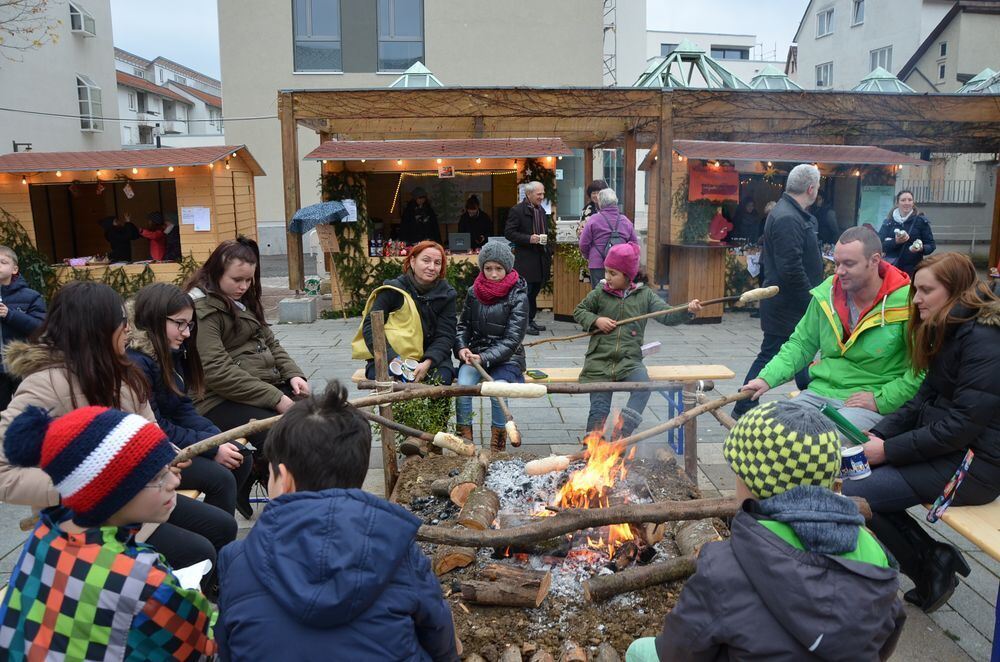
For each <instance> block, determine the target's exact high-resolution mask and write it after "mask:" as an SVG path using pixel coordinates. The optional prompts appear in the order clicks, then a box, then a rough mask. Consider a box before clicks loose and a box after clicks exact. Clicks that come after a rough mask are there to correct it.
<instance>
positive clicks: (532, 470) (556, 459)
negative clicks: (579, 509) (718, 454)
mask: <svg viewBox="0 0 1000 662" xmlns="http://www.w3.org/2000/svg"><path fill="white" fill-rule="evenodd" d="M750 395H751V394H750V392H749V391H741V392H739V393H734V394H733V395H729V396H726V397H724V398H719V399H717V400H712V401H711V402H706V403H705V404H703V405H698V406H697V407H693V408H691V409H688V410H687V411H685V412H683V413H681V414H678V415H677V416H674V417H673V418H671V419H670V420H669V421H665V422H663V423H660V424H659V425H654V426H653V427H651V428H649V429H648V430H646V431H644V432H637V433H636V434H634V435H632V436H631V437H625V438H624V439H619V440H618V441H615V442H613V443H614V444H616V445H617V446H619V447H621V448H627V447H628V446H631V445H633V444H637V443H639V442H640V441H643V440H644V439H649V438H650V437H655V436H656V435H658V434H662V433H663V432H666V431H667V430H673V429H675V428H679V427H681V426H682V425H684V424H685V423H687V422H688V421H690V420H691V419H693V418H695V417H697V416H700V415H701V414H704V413H706V412H709V411H712V410H713V409H718V408H719V407H723V406H725V405H728V404H730V403H732V402H736V401H738V400H746V399H747V398H749V397H750ZM586 458H587V452H586V451H580V452H578V453H571V454H569V455H553V456H550V457H546V458H542V459H540V460H532V461H531V462H528V463H527V464H526V465H524V473H526V474H528V475H529V476H539V475H541V474H545V473H551V472H552V471H562V470H564V469H566V467H568V466H569V465H570V463H572V462H575V461H576V460H584V459H586Z"/></svg>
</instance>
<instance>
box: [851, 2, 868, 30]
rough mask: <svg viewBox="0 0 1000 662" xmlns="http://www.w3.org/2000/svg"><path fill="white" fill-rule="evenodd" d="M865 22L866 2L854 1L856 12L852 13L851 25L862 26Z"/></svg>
mask: <svg viewBox="0 0 1000 662" xmlns="http://www.w3.org/2000/svg"><path fill="white" fill-rule="evenodd" d="M864 22H865V0H854V11H853V12H852V13H851V25H861V24H862V23H864Z"/></svg>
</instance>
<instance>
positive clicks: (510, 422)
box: [472, 361, 521, 448]
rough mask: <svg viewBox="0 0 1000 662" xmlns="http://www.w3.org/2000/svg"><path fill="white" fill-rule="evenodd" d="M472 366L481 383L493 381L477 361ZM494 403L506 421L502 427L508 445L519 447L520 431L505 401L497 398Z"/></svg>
mask: <svg viewBox="0 0 1000 662" xmlns="http://www.w3.org/2000/svg"><path fill="white" fill-rule="evenodd" d="M472 365H474V366H475V367H476V370H478V371H479V374H480V376H481V377H482V378H483V381H487V382H492V381H493V377H492V376H491V375H490V373H488V372H486V368H484V367H483V364H482V363H480V362H479V361H473V362H472ZM496 401H497V403H498V404H499V405H500V411H502V412H503V417H504V418H505V419H507V423H506V425H504V429H506V430H507V439H509V440H510V445H511V446H514V447H515V448H516V447H517V446H520V445H521V431H520V430H518V429H517V423H515V422H514V414H512V413H510V408H509V407H508V406H507V401H506V400H504V399H503V398H497V399H496Z"/></svg>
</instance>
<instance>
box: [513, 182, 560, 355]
mask: <svg viewBox="0 0 1000 662" xmlns="http://www.w3.org/2000/svg"><path fill="white" fill-rule="evenodd" d="M544 197H545V187H544V186H542V183H541V182H529V183H528V184H526V185H525V187H524V200H522V201H521V202H519V203H518V204H516V205H514V206H513V207H511V208H510V213H509V214H508V215H507V225H506V227H505V229H504V236H505V237H507V240H508V241H510V242H512V243H513V244H514V246H515V250H514V268H515V269H516V270H517V273H519V274H521V277H522V278H524V282H526V283H527V284H528V328H527V330H526V331H525V332H526V333H527V334H529V335H532V336H537V335H538V333H539V332H540V331H544V330H545V327H544V326H542V325H540V324H537V323H535V313H537V312H538V303H537V302H538V293H539V292H541V291H542V286H544V285H545V283H547V282H549V276H550V275H551V273H552V249H553V247H552V244H550V243H548V239H549V235H548V224H547V223H546V220H545V210H544V209H542V206H541V205H542V199H543V198H544Z"/></svg>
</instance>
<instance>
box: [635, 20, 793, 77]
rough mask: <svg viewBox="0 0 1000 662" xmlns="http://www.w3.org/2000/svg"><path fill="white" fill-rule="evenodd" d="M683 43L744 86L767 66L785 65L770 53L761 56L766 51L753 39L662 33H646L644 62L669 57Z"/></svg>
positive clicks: (690, 33)
mask: <svg viewBox="0 0 1000 662" xmlns="http://www.w3.org/2000/svg"><path fill="white" fill-rule="evenodd" d="M685 41H687V42H689V43H692V44H694V45H695V46H697V47H698V48H700V49H701V50H703V51H705V53H706V54H707V55H709V56H710V57H711V58H712V59H713V60H716V61H718V62H719V64H721V65H722V66H724V67H725V68H726V69H727V70H728V71H729V72H730V73H732V74H733V75H735V76H736V77H737V78H739V79H740V80H742V81H743V82H744V83H749V82H750V79H751V78H753V77H754V76H756V75H757V74H758V73H760V71H761V70H762V69H764V67H766V66H768V65H771V66H773V67H777V68H778V69H783V68H784V65H785V63H784V61H782V60H778V59H777V58H776V56H775V54H774V53H767V54H766V55H765V52H766V48H765V47H764V46H762V45H761V44H760V43H759V42H758V41H757V35H752V34H724V33H713V32H672V31H665V30H647V31H646V62H649V61H651V60H653V59H655V58H661V57H666V56H668V55H670V53H672V52H673V50H674V49H675V48H677V46H679V45H680V44H682V43H684V42H685Z"/></svg>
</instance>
